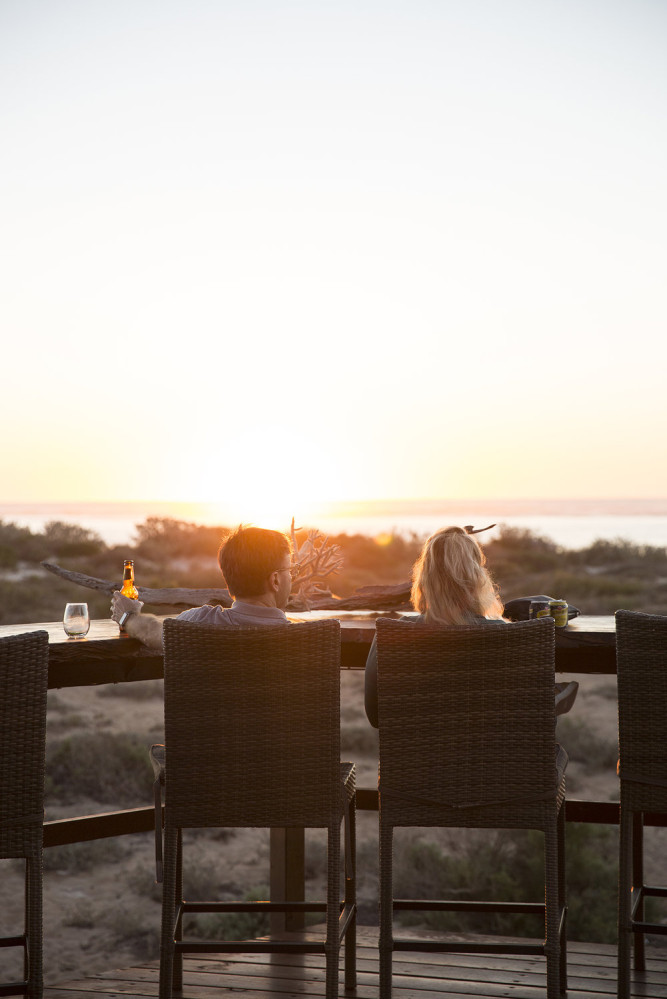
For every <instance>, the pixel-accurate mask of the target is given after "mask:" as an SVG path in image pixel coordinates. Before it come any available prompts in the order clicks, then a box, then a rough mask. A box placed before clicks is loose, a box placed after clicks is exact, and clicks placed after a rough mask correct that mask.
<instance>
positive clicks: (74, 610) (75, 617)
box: [63, 604, 90, 638]
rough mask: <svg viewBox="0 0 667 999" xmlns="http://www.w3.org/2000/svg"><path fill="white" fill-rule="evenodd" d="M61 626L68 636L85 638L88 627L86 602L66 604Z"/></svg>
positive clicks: (88, 618)
mask: <svg viewBox="0 0 667 999" xmlns="http://www.w3.org/2000/svg"><path fill="white" fill-rule="evenodd" d="M63 628H64V629H65V634H66V635H67V636H68V638H85V637H86V635H87V634H88V629H89V628H90V617H89V616H88V604H67V607H66V608H65V616H64V617H63Z"/></svg>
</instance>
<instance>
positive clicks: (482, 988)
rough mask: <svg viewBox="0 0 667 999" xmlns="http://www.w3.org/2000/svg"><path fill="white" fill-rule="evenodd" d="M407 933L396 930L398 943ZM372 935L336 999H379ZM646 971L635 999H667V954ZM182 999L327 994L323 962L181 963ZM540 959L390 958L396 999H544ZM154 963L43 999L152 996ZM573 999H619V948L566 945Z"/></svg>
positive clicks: (365, 934)
mask: <svg viewBox="0 0 667 999" xmlns="http://www.w3.org/2000/svg"><path fill="white" fill-rule="evenodd" d="M404 935H405V933H404V932H403V931H401V936H404ZM376 947H377V928H374V927H360V928H359V933H358V944H357V974H358V983H357V990H356V992H353V993H345V992H344V990H343V987H342V976H341V991H340V995H341V996H347V997H348V999H351V997H356V999H376V997H377V995H378V967H377V950H376ZM647 963H648V965H649V969H650V970H649V971H647V972H646V974H645V975H641V976H640V975H634V977H633V988H632V994H633V996H637V997H646V999H664V997H665V996H667V950H662V951H654V950H653V949H651V950H650V951H649V955H648V961H647ZM184 968H185V974H184V978H185V987H184V990H183V997H184V999H231V997H232V995H234V996H238V995H239V994H240V995H242V997H243V999H306V997H308V996H323V995H324V958H323V957H322V956H320V955H304V956H292V955H290V956H285V955H273V956H272V955H268V954H245V955H244V954H239V955H225V956H224V957H216V956H215V955H210V956H201V957H196V958H190V959H187V960H186V961H185V965H184ZM544 986H545V975H544V959H543V958H539V957H535V958H532V957H505V956H498V955H473V954H465V955H463V954H462V955H458V954H418V953H414V954H412V953H409V952H400V953H398V954H397V955H395V958H394V997H395V999H436V996H438V997H442V996H443V995H445V996H447V997H449V999H465V997H471V996H475V997H481V999H486V997H488V999H498V997H501V996H509V997H512V999H544V995H545V991H544ZM157 992H158V964H157V961H155V962H152V963H150V964H145V965H141V966H137V967H133V968H126V969H124V970H120V971H111V972H108V973H106V974H104V975H99V976H96V977H94V978H86V979H84V980H82V981H77V982H68V983H66V984H64V985H58V986H50V987H47V988H46V989H45V990H44V996H45V999H94V997H100V999H111V997H114V996H118V997H121V996H122V997H123V999H132V997H135V996H136V997H141V996H156V995H157ZM568 995H569V997H570V999H607V997H612V996H615V995H616V949H615V948H614V947H612V946H609V945H606V944H582V943H570V944H569V946H568Z"/></svg>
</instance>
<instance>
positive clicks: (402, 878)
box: [394, 824, 618, 943]
mask: <svg viewBox="0 0 667 999" xmlns="http://www.w3.org/2000/svg"><path fill="white" fill-rule="evenodd" d="M543 843H544V837H543V835H542V834H541V833H539V832H537V831H533V830H531V831H528V832H523V831H508V832H494V833H491V834H489V835H488V836H486V837H484V838H482V837H481V836H479V837H478V836H473V837H471V838H470V839H469V840H466V841H465V842H464V845H460V842H459V844H458V846H455V847H454V849H453V850H452V852H451V853H443V852H442V850H441V849H440V848H439V847H437V846H436V845H435V844H433V843H425V842H417V843H414V844H411V845H409V846H408V847H407V848H404V849H403V850H400V849H398V848H397V849H396V863H395V870H394V894H395V896H396V897H402V898H448V899H460V900H464V899H475V900H488V901H503V902H504V901H542V900H543V898H544V880H543V878H544V861H543V857H544V852H543V851H544V847H543ZM566 880H567V890H568V937H569V938H570V939H572V940H585V941H588V942H603V943H613V942H614V941H615V939H616V898H617V890H618V884H617V882H618V833H617V830H615V829H610V828H608V827H604V826H589V825H583V824H582V825H568V827H567V833H566ZM400 919H401V921H402V922H403V923H406V924H411V925H422V926H426V927H428V928H430V929H434V930H439V931H447V932H459V933H460V932H478V933H501V934H505V935H510V936H526V935H531V936H535V935H539V933H540V932H541V925H542V924H541V923H540V921H539V920H537V919H536V918H535V917H532V916H530V915H524V914H520V913H519V914H508V915H499V914H496V913H475V914H474V915H473V916H470V917H468V916H467V915H466V914H464V913H458V912H454V913H438V912H424V913H402V914H401V916H400Z"/></svg>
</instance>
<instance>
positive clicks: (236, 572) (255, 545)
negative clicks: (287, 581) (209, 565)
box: [218, 524, 292, 599]
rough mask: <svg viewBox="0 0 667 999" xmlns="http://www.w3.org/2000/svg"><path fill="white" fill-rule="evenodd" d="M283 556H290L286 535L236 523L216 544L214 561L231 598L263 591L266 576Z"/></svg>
mask: <svg viewBox="0 0 667 999" xmlns="http://www.w3.org/2000/svg"><path fill="white" fill-rule="evenodd" d="M285 555H289V556H291V555H292V545H291V543H290V540H289V538H288V537H287V535H286V534H282V533H281V532H280V531H267V530H264V528H261V527H244V526H243V524H240V525H239V526H238V527H237V529H236V530H235V531H234V533H233V534H230V535H229V537H228V538H225V540H224V541H223V542H222V544H221V545H220V548H219V550H218V564H219V565H220V569H221V570H222V574H223V576H224V577H225V582H226V583H227V589H228V590H229V592H230V593H231V594H232V596H234V597H240V598H241V599H243V597H259V596H261V595H262V593H266V590H267V579H268V577H269V576H270V575H271V573H272V572H273V571H274V570H275V569H279V568H280V563H281V561H282V560H283V559H284V558H285Z"/></svg>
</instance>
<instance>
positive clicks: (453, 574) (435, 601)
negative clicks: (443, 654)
mask: <svg viewBox="0 0 667 999" xmlns="http://www.w3.org/2000/svg"><path fill="white" fill-rule="evenodd" d="M412 579H413V582H412V603H413V605H414V607H415V610H417V611H419V612H420V614H423V615H424V617H425V619H426V621H427V622H428V623H429V624H443V625H452V624H468V623H470V622H471V621H474V619H475V617H486V618H497V619H500V618H502V616H503V605H502V602H501V600H500V598H499V596H498V591H497V589H496V586H495V584H494V582H493V579H492V578H491V575H490V573H489V571H488V569H487V568H486V557H485V555H484V552H483V551H482V549H481V548H480V546H479V544H478V543H477V541H476V540H475V539H474V538H473V537H471V536H470V535H469V534H467V533H466V532H465V531H464V530H463V528H461V527H445V528H443V529H442V530H440V531H436V532H435V534H432V535H431V537H430V538H429V539H428V540H427V541H426V543H425V544H424V547H423V548H422V550H421V554H420V556H419V558H418V559H417V561H416V562H415V565H414V569H413V572H412Z"/></svg>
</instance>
